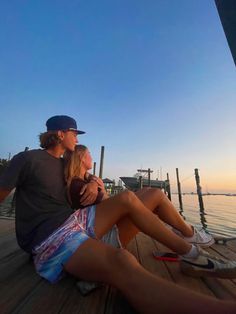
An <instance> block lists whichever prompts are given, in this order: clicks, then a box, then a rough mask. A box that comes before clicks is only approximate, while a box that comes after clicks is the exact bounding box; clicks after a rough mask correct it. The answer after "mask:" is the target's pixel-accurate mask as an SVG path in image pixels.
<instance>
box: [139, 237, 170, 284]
mask: <svg viewBox="0 0 236 314" xmlns="http://www.w3.org/2000/svg"><path fill="white" fill-rule="evenodd" d="M137 247H138V254H139V257H140V263H141V264H142V265H143V267H144V268H146V269H147V270H148V271H150V272H151V273H153V274H156V275H158V276H160V277H162V278H164V279H167V280H171V276H170V274H169V272H168V269H167V267H166V265H165V263H164V262H162V261H157V260H155V259H154V257H153V255H152V252H153V251H156V250H157V247H156V245H155V243H154V241H153V240H152V239H151V238H150V237H148V236H146V235H145V234H143V233H141V232H140V233H139V234H138V235H137Z"/></svg>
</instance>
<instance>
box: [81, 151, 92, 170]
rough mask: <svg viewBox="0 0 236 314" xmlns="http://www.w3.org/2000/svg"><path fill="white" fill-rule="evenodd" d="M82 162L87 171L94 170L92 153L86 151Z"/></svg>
mask: <svg viewBox="0 0 236 314" xmlns="http://www.w3.org/2000/svg"><path fill="white" fill-rule="evenodd" d="M82 162H83V165H84V167H85V169H86V170H90V169H92V168H93V160H92V157H91V154H90V151H89V150H88V149H86V151H85V153H84V156H83V159H82Z"/></svg>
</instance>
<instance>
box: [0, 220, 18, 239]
mask: <svg viewBox="0 0 236 314" xmlns="http://www.w3.org/2000/svg"><path fill="white" fill-rule="evenodd" d="M13 230H15V219H4V218H0V235H1V236H2V234H4V233H5V232H7V233H9V232H12V231H13Z"/></svg>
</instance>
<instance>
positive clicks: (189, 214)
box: [172, 194, 236, 238]
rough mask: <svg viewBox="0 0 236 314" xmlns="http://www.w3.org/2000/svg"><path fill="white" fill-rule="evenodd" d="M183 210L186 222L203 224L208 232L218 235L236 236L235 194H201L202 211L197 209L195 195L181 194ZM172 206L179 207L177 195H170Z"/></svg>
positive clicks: (197, 224) (197, 204)
mask: <svg viewBox="0 0 236 314" xmlns="http://www.w3.org/2000/svg"><path fill="white" fill-rule="evenodd" d="M182 200H183V212H182V213H181V214H182V215H183V216H184V217H185V219H186V221H187V222H189V223H192V224H194V225H196V226H204V227H205V228H206V230H208V231H209V232H210V233H212V234H214V235H217V236H220V237H230V238H231V237H236V196H226V195H206V196H203V203H204V209H205V211H204V213H203V214H201V213H200V210H199V203H198V196H197V195H183V196H182ZM172 202H173V204H174V206H175V207H176V208H177V209H178V210H180V209H179V199H178V195H176V194H173V195H172Z"/></svg>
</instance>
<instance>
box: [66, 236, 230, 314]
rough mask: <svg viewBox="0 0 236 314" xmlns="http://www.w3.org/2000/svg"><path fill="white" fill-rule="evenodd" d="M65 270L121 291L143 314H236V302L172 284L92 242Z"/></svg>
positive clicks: (116, 251) (131, 258) (119, 252)
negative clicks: (207, 295) (203, 294)
mask: <svg viewBox="0 0 236 314" xmlns="http://www.w3.org/2000/svg"><path fill="white" fill-rule="evenodd" d="M65 270H66V271H67V272H68V273H70V274H72V275H74V276H76V277H78V278H81V279H84V280H91V281H102V282H105V283H108V284H110V285H112V286H114V287H116V288H118V289H119V290H120V291H121V292H122V293H123V294H124V295H125V297H126V298H127V299H128V300H129V302H130V303H131V304H132V305H133V307H134V308H136V309H137V311H138V312H140V313H145V314H155V313H160V314H169V313H176V314H178V313H181V314H189V313H192V314H198V313H201V314H207V313H214V314H225V313H227V314H234V313H235V311H236V303H233V302H223V301H219V300H217V299H213V298H209V297H206V296H202V295H200V294H197V293H194V292H191V291H189V290H186V289H183V288H181V287H179V286H177V285H175V284H172V283H169V282H167V281H165V280H163V279H160V278H159V277H157V276H154V275H152V274H151V273H149V272H148V271H146V270H145V269H144V268H143V267H142V266H141V265H140V264H139V263H138V262H137V260H136V259H135V258H134V256H133V255H131V254H130V253H129V252H128V251H126V250H124V249H115V248H113V247H111V246H109V245H106V244H104V243H101V242H99V241H96V240H92V239H89V240H87V241H86V242H85V243H83V244H82V245H81V246H80V247H79V249H78V250H77V251H76V252H75V253H74V254H73V255H72V257H71V258H70V259H69V261H68V262H67V263H66V264H65Z"/></svg>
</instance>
